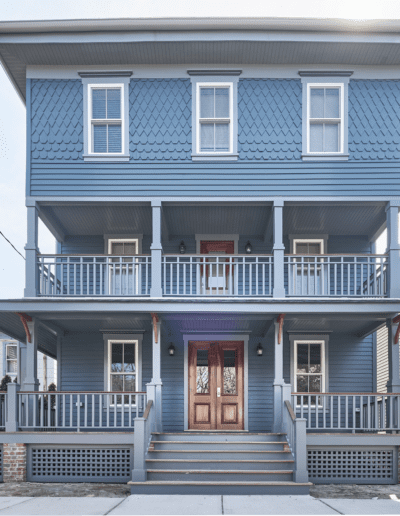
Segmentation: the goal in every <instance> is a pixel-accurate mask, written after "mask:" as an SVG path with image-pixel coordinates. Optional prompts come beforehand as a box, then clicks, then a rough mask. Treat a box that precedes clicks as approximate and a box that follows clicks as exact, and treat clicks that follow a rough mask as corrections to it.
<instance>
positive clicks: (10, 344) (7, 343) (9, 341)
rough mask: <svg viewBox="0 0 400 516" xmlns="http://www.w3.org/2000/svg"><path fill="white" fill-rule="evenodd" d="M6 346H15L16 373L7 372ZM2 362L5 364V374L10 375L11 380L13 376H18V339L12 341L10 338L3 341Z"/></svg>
mask: <svg viewBox="0 0 400 516" xmlns="http://www.w3.org/2000/svg"><path fill="white" fill-rule="evenodd" d="M8 346H14V347H16V348H17V358H16V360H17V372H16V373H9V372H8V371H7V363H8V362H9V360H8V358H7V347H8ZM4 364H5V374H6V375H8V376H10V377H11V378H12V379H13V380H14V378H15V377H17V378H18V376H19V375H18V372H19V344H18V341H12V340H6V341H4Z"/></svg>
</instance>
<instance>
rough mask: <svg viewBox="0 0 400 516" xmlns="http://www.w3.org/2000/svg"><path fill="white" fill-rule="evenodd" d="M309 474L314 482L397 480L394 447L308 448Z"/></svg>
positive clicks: (391, 482)
mask: <svg viewBox="0 0 400 516" xmlns="http://www.w3.org/2000/svg"><path fill="white" fill-rule="evenodd" d="M307 454H308V476H309V481H310V482H313V483H314V484H395V483H397V471H396V467H397V461H396V459H397V453H396V450H395V448H387V447H375V448H372V447H371V448H364V447H363V448H353V447H351V448H350V447H343V448H339V447H330V448H315V449H314V448H308V449H307Z"/></svg>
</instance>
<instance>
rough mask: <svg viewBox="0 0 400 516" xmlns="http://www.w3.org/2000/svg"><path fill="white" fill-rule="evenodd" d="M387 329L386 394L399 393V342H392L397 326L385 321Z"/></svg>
mask: <svg viewBox="0 0 400 516" xmlns="http://www.w3.org/2000/svg"><path fill="white" fill-rule="evenodd" d="M386 325H387V327H388V354H389V357H388V358H389V360H388V362H389V364H388V365H389V381H388V383H387V391H388V392H400V374H399V368H400V365H399V362H400V356H399V341H397V343H395V342H394V339H395V335H396V331H397V327H398V324H393V321H392V320H391V319H388V320H387V321H386Z"/></svg>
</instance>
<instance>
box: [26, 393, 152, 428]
mask: <svg viewBox="0 0 400 516" xmlns="http://www.w3.org/2000/svg"><path fill="white" fill-rule="evenodd" d="M146 404H147V395H146V393H145V392H66V391H61V392H19V394H18V421H19V428H21V430H33V429H49V430H51V429H53V430H75V431H80V430H86V431H89V430H108V429H112V430H123V429H132V428H133V427H134V419H135V417H139V416H141V415H142V414H143V412H144V410H145V407H146Z"/></svg>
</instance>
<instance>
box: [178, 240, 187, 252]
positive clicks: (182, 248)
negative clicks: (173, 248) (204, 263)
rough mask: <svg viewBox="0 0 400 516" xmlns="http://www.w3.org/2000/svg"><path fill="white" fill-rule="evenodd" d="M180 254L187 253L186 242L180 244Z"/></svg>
mask: <svg viewBox="0 0 400 516" xmlns="http://www.w3.org/2000/svg"><path fill="white" fill-rule="evenodd" d="M179 252H180V254H185V253H186V246H185V242H184V241H183V240H182V241H181V243H180V244H179Z"/></svg>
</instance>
